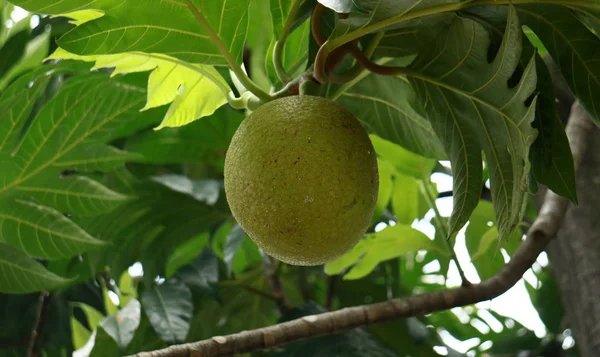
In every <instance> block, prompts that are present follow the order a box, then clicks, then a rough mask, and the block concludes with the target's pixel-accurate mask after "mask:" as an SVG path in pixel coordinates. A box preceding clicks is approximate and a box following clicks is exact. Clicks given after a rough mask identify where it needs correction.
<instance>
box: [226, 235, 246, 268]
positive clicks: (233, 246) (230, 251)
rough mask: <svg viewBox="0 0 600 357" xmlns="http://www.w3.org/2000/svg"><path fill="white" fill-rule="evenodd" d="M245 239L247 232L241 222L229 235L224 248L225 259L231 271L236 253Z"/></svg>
mask: <svg viewBox="0 0 600 357" xmlns="http://www.w3.org/2000/svg"><path fill="white" fill-rule="evenodd" d="M244 240H246V232H244V230H243V229H242V227H240V225H239V224H236V225H235V226H233V228H232V229H231V232H229V234H228V235H227V240H226V241H225V247H224V249H223V260H224V261H225V264H226V265H227V268H228V270H229V272H230V273H231V269H232V266H233V260H234V258H235V255H236V253H237V252H238V250H239V249H240V247H241V246H242V243H244Z"/></svg>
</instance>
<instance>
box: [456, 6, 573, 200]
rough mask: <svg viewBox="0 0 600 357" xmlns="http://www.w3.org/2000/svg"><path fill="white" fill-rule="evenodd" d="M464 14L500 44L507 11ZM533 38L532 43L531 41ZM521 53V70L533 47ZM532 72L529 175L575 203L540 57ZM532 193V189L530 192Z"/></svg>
mask: <svg viewBox="0 0 600 357" xmlns="http://www.w3.org/2000/svg"><path fill="white" fill-rule="evenodd" d="M517 12H519V16H520V18H521V19H522V18H524V16H523V13H522V12H521V8H517ZM468 14H469V15H470V16H471V17H472V18H473V19H475V20H477V21H479V22H480V23H481V24H483V25H484V26H487V27H488V28H489V30H490V34H491V35H492V38H493V41H494V42H497V43H500V42H501V37H502V33H503V31H504V28H505V27H506V16H507V8H505V7H493V8H490V7H481V8H479V7H476V8H473V9H470V10H469V12H468ZM524 33H525V34H527V35H528V37H529V39H530V42H531V43H532V45H535V46H536V47H538V51H540V54H541V51H542V50H540V49H539V47H542V48H543V51H545V52H546V53H547V51H546V49H545V47H543V45H542V44H541V42H540V40H539V38H538V37H537V36H536V35H535V34H534V33H533V32H532V31H531V30H526V31H524ZM532 38H533V40H532ZM524 45H525V50H524V51H523V54H522V55H521V63H522V67H526V66H527V62H528V61H529V58H530V55H531V53H533V51H534V48H533V47H532V45H530V44H528V43H527V42H525V43H524ZM536 63H537V64H536V69H537V77H538V83H537V88H538V91H539V94H538V102H537V110H536V116H535V120H534V121H533V127H534V128H535V129H537V130H538V136H537V138H536V139H535V141H534V143H533V146H532V150H531V154H530V159H531V166H532V172H533V175H534V177H535V180H536V181H537V182H538V183H541V184H543V185H546V186H547V187H548V188H549V189H551V190H552V191H554V192H555V193H557V194H559V195H562V196H564V197H567V198H569V199H570V200H571V201H572V202H573V203H577V192H576V185H575V168H574V166H575V165H574V164H573V157H572V155H571V148H570V145H569V140H568V139H567V135H566V133H565V130H564V127H563V124H562V122H561V120H560V116H559V113H558V111H557V103H556V95H555V93H554V86H553V83H552V77H551V75H550V71H549V70H548V67H547V66H546V64H545V63H544V62H543V61H542V59H541V58H540V56H536ZM530 190H531V191H535V190H534V189H530Z"/></svg>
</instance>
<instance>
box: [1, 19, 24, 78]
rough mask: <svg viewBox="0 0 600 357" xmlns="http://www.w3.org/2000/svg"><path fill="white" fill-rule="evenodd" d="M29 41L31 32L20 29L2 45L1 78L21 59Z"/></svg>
mask: <svg viewBox="0 0 600 357" xmlns="http://www.w3.org/2000/svg"><path fill="white" fill-rule="evenodd" d="M28 41H29V32H28V31H20V32H19V33H17V34H16V35H14V36H12V37H11V38H9V39H8V41H6V43H4V45H3V46H2V47H0V58H2V62H0V78H2V77H4V75H5V74H6V72H8V70H9V69H10V68H11V67H12V66H14V65H15V63H16V62H17V61H18V60H20V59H21V56H23V53H24V52H25V46H26V45H27V42H28Z"/></svg>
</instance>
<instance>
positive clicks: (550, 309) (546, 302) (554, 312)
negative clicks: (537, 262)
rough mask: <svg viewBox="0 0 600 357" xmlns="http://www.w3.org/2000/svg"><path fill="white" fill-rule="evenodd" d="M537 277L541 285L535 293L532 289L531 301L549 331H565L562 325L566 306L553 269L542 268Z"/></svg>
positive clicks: (556, 332) (555, 332) (557, 332)
mask: <svg viewBox="0 0 600 357" xmlns="http://www.w3.org/2000/svg"><path fill="white" fill-rule="evenodd" d="M537 278H538V280H539V282H540V284H541V286H540V287H539V288H537V289H535V290H534V291H533V293H532V292H531V291H530V293H529V295H530V296H531V303H532V304H533V306H534V307H535V309H536V310H537V312H538V314H539V315H540V319H541V320H542V321H543V322H544V325H546V328H547V329H548V331H550V332H552V333H554V334H560V333H562V331H563V329H562V328H561V325H562V320H563V317H564V306H563V302H562V299H561V293H560V290H559V289H558V286H557V285H556V279H555V278H554V276H553V274H552V270H551V269H548V268H546V269H544V270H542V272H541V273H540V274H538V276H537ZM527 285H528V284H526V286H527Z"/></svg>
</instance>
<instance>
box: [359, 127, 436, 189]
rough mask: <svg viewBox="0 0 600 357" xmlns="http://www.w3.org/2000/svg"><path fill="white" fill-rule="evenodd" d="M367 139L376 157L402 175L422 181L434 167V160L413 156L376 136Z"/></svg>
mask: <svg viewBox="0 0 600 357" xmlns="http://www.w3.org/2000/svg"><path fill="white" fill-rule="evenodd" d="M369 137H370V138H371V142H372V143H373V146H374V147H375V151H376V152H377V156H379V157H380V158H382V159H384V160H386V161H388V162H389V163H390V164H392V165H393V167H394V168H395V169H396V170H397V171H398V172H399V173H401V174H403V175H407V176H411V177H414V178H417V179H422V178H423V177H426V176H429V175H430V174H431V171H432V170H433V168H434V167H435V164H436V161H435V160H432V159H427V158H425V157H422V156H419V155H417V154H414V153H412V152H410V151H408V150H406V149H403V148H402V147H400V146H398V145H396V144H394V143H392V142H390V141H387V140H385V139H382V138H380V137H378V136H376V135H369Z"/></svg>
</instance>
